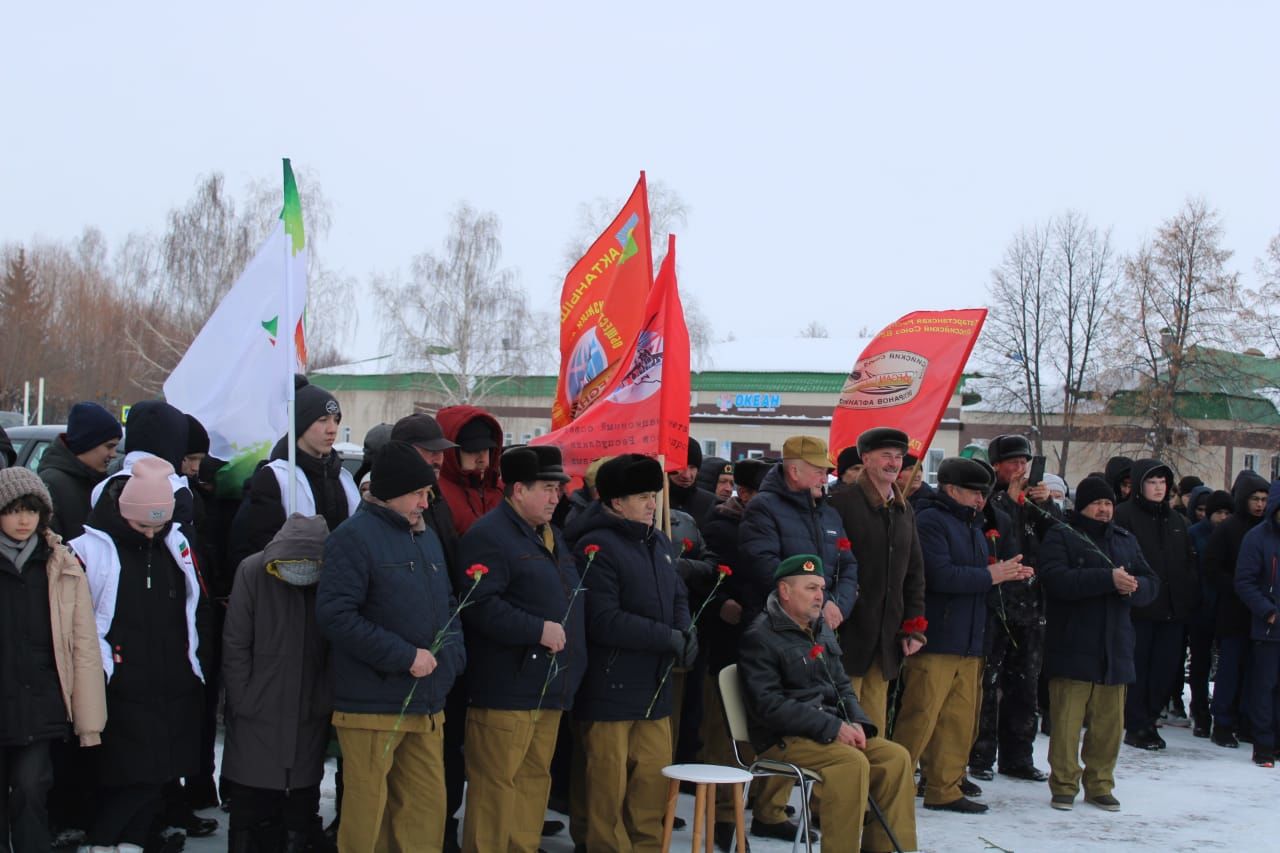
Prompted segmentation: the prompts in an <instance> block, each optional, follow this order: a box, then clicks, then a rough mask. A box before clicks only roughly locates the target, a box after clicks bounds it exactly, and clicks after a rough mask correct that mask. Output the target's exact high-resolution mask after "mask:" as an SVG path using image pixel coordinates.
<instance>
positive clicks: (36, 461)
mask: <svg viewBox="0 0 1280 853" xmlns="http://www.w3.org/2000/svg"><path fill="white" fill-rule="evenodd" d="M66 431H67V428H66V426H65V425H63V424H45V425H44V426H17V427H13V428H6V429H5V432H6V433H7V434H8V436H9V441H11V442H13V449H14V452H15V453H17V454H18V460H17V461H16V462H14V465H15V466H17V465H25V466H26V467H27V468H30V469H31V470H32V471H35V470H36V469H37V468H39V467H40V458H41V457H42V456H44V452H45V451H46V450H48V449H49V445H50V444H52V443H53V442H55V441H57V439H58V436H59V435H61V434H62V433H64V432H66Z"/></svg>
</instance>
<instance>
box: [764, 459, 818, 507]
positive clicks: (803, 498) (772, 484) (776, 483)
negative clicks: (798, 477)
mask: <svg viewBox="0 0 1280 853" xmlns="http://www.w3.org/2000/svg"><path fill="white" fill-rule="evenodd" d="M782 468H783V466H781V465H774V466H773V467H772V468H771V469H769V473H768V474H765V475H764V482H762V483H761V484H760V491H762V492H774V493H776V494H778V495H781V496H782V498H783V500H785V501H787V502H788V503H792V504H795V505H796V506H798V507H803V508H804V509H805V510H806V511H807V510H808V509H809V508H810V507H812V506H816V505H817V504H818V501H817V499H816V498H814V497H813V496H812V495H811V494H810V493H809V490H808V489H792V488H790V487H789V486H787V478H786V475H784V474H783V471H782Z"/></svg>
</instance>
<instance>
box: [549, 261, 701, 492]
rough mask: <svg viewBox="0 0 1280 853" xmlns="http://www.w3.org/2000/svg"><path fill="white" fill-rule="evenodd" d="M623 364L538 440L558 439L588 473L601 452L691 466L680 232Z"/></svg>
mask: <svg viewBox="0 0 1280 853" xmlns="http://www.w3.org/2000/svg"><path fill="white" fill-rule="evenodd" d="M621 363H622V369H620V370H618V371H617V372H616V373H615V374H614V377H613V381H612V382H611V383H610V384H609V385H608V387H606V388H605V389H604V390H603V392H602V393H601V395H600V400H599V402H597V403H596V404H595V405H594V406H592V407H591V408H590V409H588V410H587V411H586V413H584V414H583V415H582V416H581V417H578V418H576V419H574V420H573V421H572V422H571V423H569V424H568V425H567V426H565V427H561V428H560V429H558V430H553V431H552V432H549V433H547V434H546V435H543V436H539V437H537V438H535V439H533V440H532V441H531V442H530V443H531V444H554V445H555V446H557V447H559V448H560V452H561V454H562V455H563V458H564V470H565V471H566V472H567V473H569V474H571V475H573V476H575V477H581V476H582V475H583V474H584V473H585V472H586V470H587V466H588V465H590V464H591V463H592V462H594V461H595V460H596V459H599V458H600V457H601V456H616V455H617V454H619V453H644V454H646V455H648V456H663V457H665V461H666V468H667V470H668V471H675V470H679V469H681V468H684V467H685V465H686V464H687V463H686V460H687V454H688V451H689V390H690V389H689V383H690V379H689V328H688V326H687V325H686V324H685V319H684V307H683V306H682V305H681V304H680V288H679V286H678V285H677V283H676V238H675V237H674V236H671V237H669V238H668V246H667V256H666V258H664V259H663V261H662V269H661V270H659V271H658V278H657V280H656V281H655V282H654V285H653V289H652V290H651V291H650V292H649V297H648V299H646V300H645V306H644V312H643V313H642V314H641V323H640V328H639V331H638V332H637V334H636V336H635V338H634V339H633V340H632V341H631V346H630V347H629V348H628V350H627V353H626V355H625V356H624V357H623V359H622V362H621Z"/></svg>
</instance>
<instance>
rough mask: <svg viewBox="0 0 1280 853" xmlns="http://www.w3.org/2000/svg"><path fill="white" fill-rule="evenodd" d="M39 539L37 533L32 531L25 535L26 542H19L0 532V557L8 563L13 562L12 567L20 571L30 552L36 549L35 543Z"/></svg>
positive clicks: (29, 556)
mask: <svg viewBox="0 0 1280 853" xmlns="http://www.w3.org/2000/svg"><path fill="white" fill-rule="evenodd" d="M39 539H40V534H39V533H32V534H31V535H30V536H28V537H27V541H26V542H19V541H18V540H16V539H10V538H9V537H8V536H6V535H5V534H3V533H0V557H4V558H5V559H7V560H8V561H9V562H10V563H13V566H14V568H16V569H17V570H18V572H19V573H21V572H22V567H23V566H24V565H25V564H26V562H27V560H28V559H30V558H31V554H32V552H34V551H35V550H36V544H37V542H38V540H39Z"/></svg>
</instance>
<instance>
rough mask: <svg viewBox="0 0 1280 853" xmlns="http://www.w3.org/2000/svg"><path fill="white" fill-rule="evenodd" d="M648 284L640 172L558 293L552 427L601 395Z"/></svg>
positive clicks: (649, 256) (631, 333)
mask: <svg viewBox="0 0 1280 853" xmlns="http://www.w3.org/2000/svg"><path fill="white" fill-rule="evenodd" d="M652 286H653V253H652V251H651V248H650V236H649V195H648V190H647V188H646V184H645V178H644V172H641V173H640V180H639V181H638V182H637V183H636V188H635V189H634V190H632V192H631V197H630V198H628V199H627V202H626V204H624V205H623V206H622V209H621V210H620V211H618V215H617V216H615V217H614V218H613V221H612V222H611V223H609V227H608V228H606V229H605V230H604V233H602V234H601V235H600V236H599V237H597V238H596V241H595V242H594V243H592V244H591V248H589V249H587V253H586V254H585V255H583V256H582V258H581V259H580V260H579V261H578V262H577V263H576V264H574V266H573V269H571V270H569V274H568V275H567V276H565V279H564V287H563V288H562V289H561V291H560V380H559V382H557V383H556V399H555V401H554V402H553V403H552V405H551V428H552V429H559V428H560V427H562V426H564V425H565V424H567V423H569V422H570V421H572V420H573V419H574V418H577V417H578V416H580V415H581V414H582V413H583V412H585V411H586V410H587V409H589V408H590V407H591V406H593V405H595V403H596V402H597V401H599V400H600V399H602V398H603V397H604V392H605V390H606V389H607V388H608V387H609V386H610V384H611V383H612V382H613V379H614V377H615V375H616V374H617V372H618V370H619V369H620V368H621V365H622V364H623V363H624V362H623V358H624V357H625V355H626V353H627V347H628V346H630V344H631V341H632V340H633V339H634V338H635V336H636V332H638V331H639V330H640V322H641V319H642V316H641V315H642V312H643V311H644V306H645V300H646V299H647V298H648V296H649V291H650V290H651V289H652Z"/></svg>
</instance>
